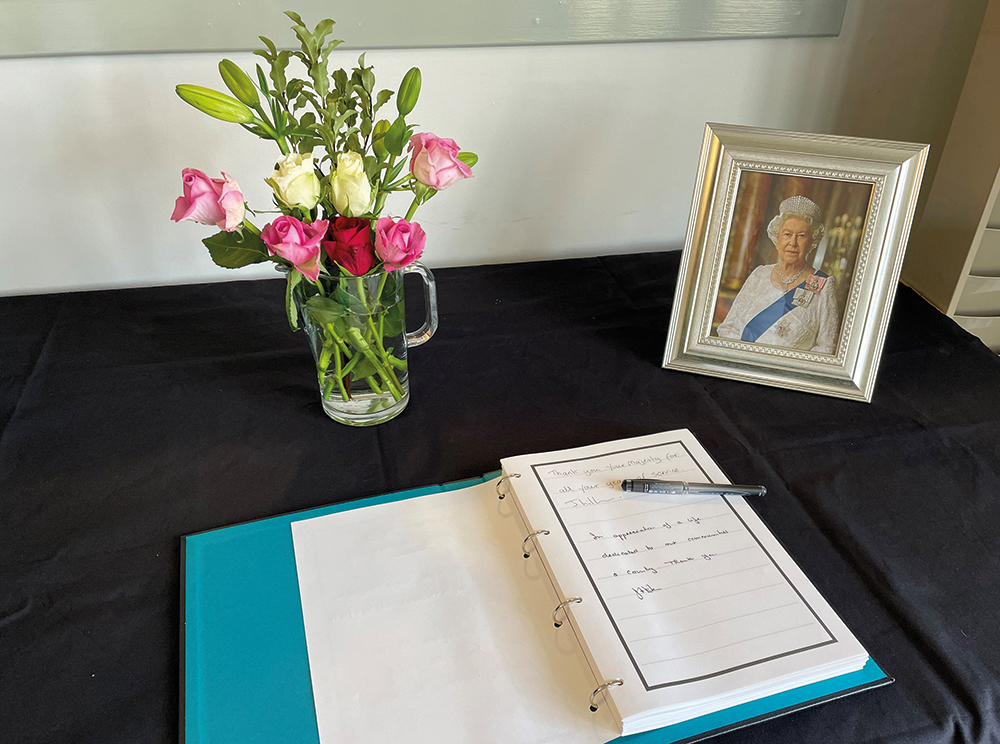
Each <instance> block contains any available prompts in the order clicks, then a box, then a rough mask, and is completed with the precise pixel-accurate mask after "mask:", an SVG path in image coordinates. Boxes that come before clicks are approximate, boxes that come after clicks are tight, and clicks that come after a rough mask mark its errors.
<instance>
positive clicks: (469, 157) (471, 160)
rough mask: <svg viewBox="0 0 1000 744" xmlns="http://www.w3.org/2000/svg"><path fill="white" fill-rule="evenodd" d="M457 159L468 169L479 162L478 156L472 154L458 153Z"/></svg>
mask: <svg viewBox="0 0 1000 744" xmlns="http://www.w3.org/2000/svg"><path fill="white" fill-rule="evenodd" d="M458 159H459V160H461V161H462V162H463V163H465V164H466V165H467V166H469V167H470V168H471V167H472V166H474V165H475V164H476V163H478V162H479V156H478V155H476V153H474V152H460V153H458Z"/></svg>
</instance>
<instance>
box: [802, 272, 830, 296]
mask: <svg viewBox="0 0 1000 744" xmlns="http://www.w3.org/2000/svg"><path fill="white" fill-rule="evenodd" d="M826 280H827V277H825V276H817V275H816V274H813V275H812V276H810V277H806V289H808V290H809V291H810V292H812V293H813V294H819V291H820V290H821V289H823V285H825V284H826Z"/></svg>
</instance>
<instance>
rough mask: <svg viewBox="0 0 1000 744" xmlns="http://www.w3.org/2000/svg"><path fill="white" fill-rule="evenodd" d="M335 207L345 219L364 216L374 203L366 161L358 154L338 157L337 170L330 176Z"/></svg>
mask: <svg viewBox="0 0 1000 744" xmlns="http://www.w3.org/2000/svg"><path fill="white" fill-rule="evenodd" d="M330 191H331V192H332V194H333V206H334V208H335V209H336V210H337V211H338V212H340V213H341V214H342V215H344V216H345V217H353V216H355V215H359V214H364V213H365V212H367V211H368V207H369V206H370V205H371V203H372V185H371V184H370V183H369V182H368V176H366V175H365V161H364V158H362V157H361V156H360V155H358V153H356V152H342V153H339V154H338V155H337V170H335V171H334V172H333V174H332V175H331V176H330Z"/></svg>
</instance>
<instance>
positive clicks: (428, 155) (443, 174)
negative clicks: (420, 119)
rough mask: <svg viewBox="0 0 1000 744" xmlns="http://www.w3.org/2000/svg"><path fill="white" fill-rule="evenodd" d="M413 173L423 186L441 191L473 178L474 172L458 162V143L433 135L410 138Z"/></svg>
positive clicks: (411, 170)
mask: <svg viewBox="0 0 1000 744" xmlns="http://www.w3.org/2000/svg"><path fill="white" fill-rule="evenodd" d="M409 149H410V151H411V152H412V153H413V154H412V155H411V156H410V173H412V174H413V177H414V178H416V179H417V180H418V181H420V183H422V184H424V185H425V186H430V187H431V188H432V189H437V190H438V191H441V190H443V189H446V188H448V187H449V186H451V185H452V184H453V183H455V181H458V180H460V179H462V178H472V168H470V167H469V166H467V165H466V164H465V163H463V162H462V161H461V160H459V159H458V145H456V144H455V140H450V139H443V138H441V137H437V136H435V135H433V134H415V135H413V136H412V137H410V145H409Z"/></svg>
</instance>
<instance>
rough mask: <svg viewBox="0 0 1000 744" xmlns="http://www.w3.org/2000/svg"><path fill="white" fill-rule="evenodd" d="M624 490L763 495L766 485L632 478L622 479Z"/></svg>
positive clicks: (709, 494) (701, 494) (695, 494)
mask: <svg viewBox="0 0 1000 744" xmlns="http://www.w3.org/2000/svg"><path fill="white" fill-rule="evenodd" d="M622 490H623V491H632V492H638V493H664V494H673V495H676V496H763V495H764V494H765V493H767V489H766V488H764V486H737V485H733V484H729V483H686V482H684V481H665V480H648V479H645V478H632V479H626V480H623V481H622Z"/></svg>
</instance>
